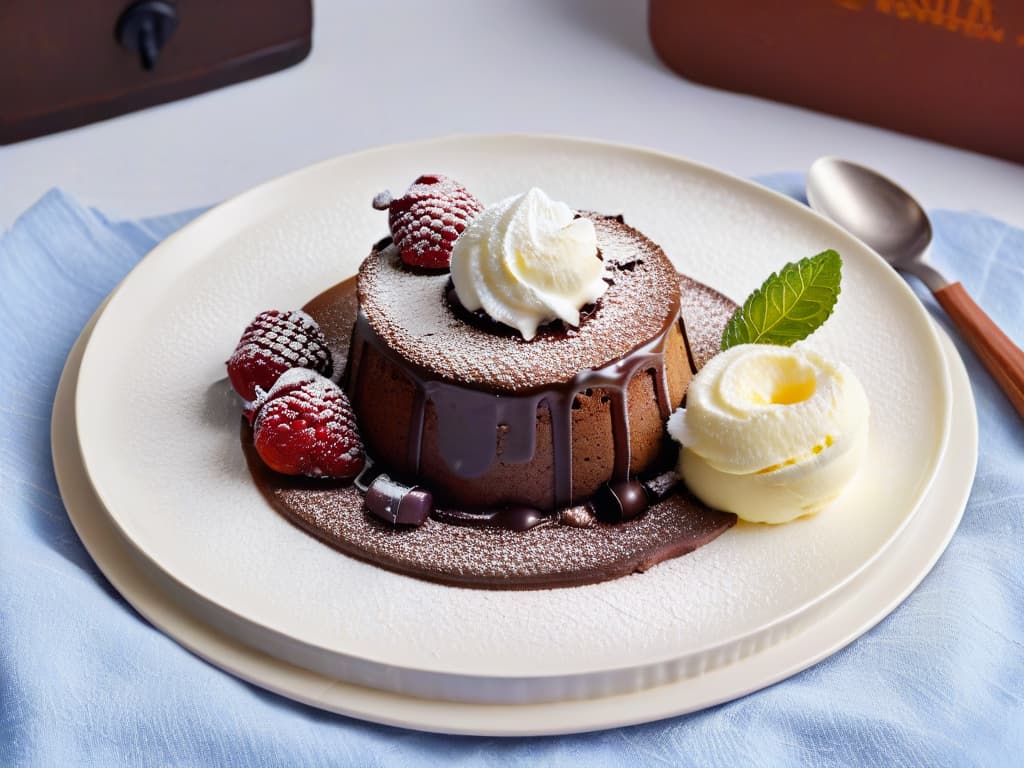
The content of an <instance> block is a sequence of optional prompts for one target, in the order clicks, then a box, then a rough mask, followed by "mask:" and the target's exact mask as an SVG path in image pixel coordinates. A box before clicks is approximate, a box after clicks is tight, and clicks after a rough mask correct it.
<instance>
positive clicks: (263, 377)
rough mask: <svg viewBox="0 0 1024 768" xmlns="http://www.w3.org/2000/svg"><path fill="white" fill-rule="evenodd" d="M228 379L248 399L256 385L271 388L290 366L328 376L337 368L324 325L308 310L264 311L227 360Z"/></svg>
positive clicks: (251, 324) (246, 331) (247, 330)
mask: <svg viewBox="0 0 1024 768" xmlns="http://www.w3.org/2000/svg"><path fill="white" fill-rule="evenodd" d="M227 366H228V378H230V379H231V386H233V387H234V388H235V391H236V392H238V394H240V395H241V396H242V397H243V398H244V399H245V400H247V401H252V400H255V399H256V388H257V387H259V388H260V389H262V390H264V391H266V390H268V389H270V388H271V387H272V386H273V384H274V382H275V381H277V379H278V377H279V376H280V375H281V374H282V373H284V372H285V371H287V370H288V369H289V368H310V369H312V370H314V371H317V372H318V373H322V374H323V375H324V376H330V375H331V373H333V370H334V364H333V362H332V361H331V352H330V350H329V349H328V348H327V339H325V338H324V334H323V332H322V331H321V330H320V326H318V325H317V324H316V321H315V320H314V319H313V318H312V317H310V316H309V315H307V314H306V313H305V312H301V311H298V310H295V311H292V312H279V311H278V310H276V309H272V310H270V311H269V312H261V313H260V314H259V315H257V316H256V319H255V320H253V321H252V322H251V323H249V327H248V328H246V329H245V333H243V334H242V338H241V340H240V341H239V342H238V346H237V347H235V351H234V354H232V355H231V358H230V359H229V360H228V362H227Z"/></svg>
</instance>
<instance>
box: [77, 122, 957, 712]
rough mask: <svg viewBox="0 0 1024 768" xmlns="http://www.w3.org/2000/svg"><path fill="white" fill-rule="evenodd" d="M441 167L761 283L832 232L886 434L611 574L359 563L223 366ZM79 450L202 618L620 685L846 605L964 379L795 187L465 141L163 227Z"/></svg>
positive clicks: (417, 681)
mask: <svg viewBox="0 0 1024 768" xmlns="http://www.w3.org/2000/svg"><path fill="white" fill-rule="evenodd" d="M426 171H441V172H447V173H450V174H451V175H453V176H455V177H457V178H459V179H460V180H462V181H463V182H464V183H466V184H467V185H468V186H469V187H470V188H471V189H472V190H473V191H474V192H475V193H476V194H477V195H478V196H479V197H481V198H482V199H483V200H484V201H485V202H487V201H493V200H496V199H498V198H499V197H501V196H504V195H507V194H510V193H513V192H516V191H519V190H522V189H525V188H527V187H528V186H531V185H537V186H541V187H543V188H545V189H546V190H547V191H548V192H549V193H551V194H552V195H553V196H554V197H556V198H558V199H563V200H567V201H569V202H570V203H571V204H573V205H575V206H577V207H580V208H589V209H595V210H601V211H607V212H622V213H624V214H625V216H626V220H627V221H628V222H630V223H632V224H634V225H635V226H638V227H639V228H640V229H641V230H643V231H645V232H646V233H647V234H649V235H650V236H651V237H652V238H653V239H654V240H656V241H657V242H659V243H661V244H662V245H663V246H664V248H665V250H666V252H667V253H668V254H669V255H670V257H672V258H673V259H674V260H675V261H676V262H677V264H678V266H679V268H680V269H681V270H682V271H684V272H686V273H688V274H690V275H692V276H694V277H696V278H697V279H699V280H702V281H704V282H707V283H708V284H710V285H712V286H714V287H716V288H718V289H719V290H722V291H723V292H725V293H726V294H727V295H730V296H732V297H733V298H737V299H742V298H743V297H744V296H745V295H746V294H747V293H748V292H749V291H750V290H751V289H752V288H754V287H756V286H757V285H758V284H759V283H760V282H761V281H762V280H763V278H764V277H765V276H766V275H767V274H768V273H769V272H770V271H772V270H774V269H777V268H778V267H779V266H781V265H782V264H783V263H785V262H787V261H790V260H794V259H797V258H800V257H802V256H806V255H810V254H812V253H815V252H817V251H820V250H822V249H824V248H828V247H834V248H836V249H838V250H839V251H840V252H841V253H842V255H843V257H844V259H845V268H844V282H843V293H842V296H841V298H840V301H839V305H838V307H837V310H836V313H835V315H834V317H833V318H832V319H831V320H830V321H829V322H828V324H827V325H826V326H825V327H824V328H823V329H822V330H821V331H820V332H819V333H817V334H815V336H814V337H813V343H814V344H815V345H817V346H819V347H821V348H823V349H825V350H827V351H828V352H829V353H830V354H832V355H834V356H836V357H838V358H840V359H842V360H844V361H846V362H847V363H849V364H850V365H851V366H852V367H853V369H854V370H855V371H856V372H857V373H858V375H859V376H860V378H861V380H862V381H863V382H864V384H865V387H866V389H867V391H868V395H869V398H870V400H871V404H872V422H871V432H872V436H871V450H870V455H869V459H868V461H867V463H866V465H865V466H864V468H863V470H862V472H861V474H860V475H859V477H858V479H857V480H856V481H855V483H854V484H853V485H852V487H851V488H850V489H849V491H848V492H847V493H846V494H845V495H844V497H843V498H842V500H841V502H840V503H839V504H837V505H835V506H834V507H833V508H831V509H829V510H828V512H827V513H826V514H822V515H819V516H817V517H816V518H813V519H811V520H805V521H800V522H797V523H795V524H791V525H788V526H782V527H774V528H769V527H763V526H750V525H741V526H738V527H737V528H736V529H734V530H731V531H729V532H728V533H726V534H725V535H723V536H722V537H720V538H719V539H718V540H716V541H715V542H713V543H712V544H710V545H708V546H706V547H704V548H702V549H700V550H698V551H697V552H695V553H693V554H692V555H689V556H686V557H683V558H679V559H676V560H672V561H670V562H667V563H665V564H662V565H660V566H658V567H656V568H654V569H652V570H651V571H649V572H648V573H645V574H642V575H636V576H631V577H628V578H624V579H619V580H615V581H611V582H607V583H605V584H600V585H594V586H588V587H579V588H573V589H562V590H548V591H536V592H485V591H477V590H468V589H456V588H451V587H444V586H439V585H435V584H429V583H427V582H422V581H418V580H415V579H411V578H408V577H404V576H400V575H397V574H393V573H389V572H386V571H383V570H381V569H378V568H374V567H373V566H370V565H367V564H364V563H361V562H357V561H355V560H352V559H350V558H347V557H345V556H343V555H340V554H338V553H337V552H335V551H334V550H332V549H330V548H328V547H326V546H324V545H322V544H321V543H319V542H318V541H316V540H314V539H313V538H312V537H310V536H308V535H306V534H304V533H302V532H301V531H299V530H298V529H296V528H294V527H293V526H291V525H290V524H288V523H287V522H286V521H285V520H284V519H283V518H281V517H280V516H279V515H277V514H276V513H274V512H273V511H272V510H271V509H270V508H269V507H268V506H267V504H266V503H265V502H264V500H263V499H262V497H261V496H260V494H259V493H258V491H257V490H256V489H255V487H254V486H253V485H252V483H251V482H250V479H249V475H248V472H247V470H246V468H245V464H244V461H243V459H242V454H241V451H240V449H239V446H238V440H237V420H238V404H237V402H236V401H235V400H234V398H233V396H232V395H231V393H230V391H229V390H228V388H227V387H226V385H225V383H224V382H223V375H224V372H223V361H224V359H225V358H226V356H227V355H228V354H229V353H230V351H231V349H232V348H233V346H234V344H235V342H236V341H237V337H238V335H239V333H240V331H241V329H242V328H243V327H244V326H245V325H246V323H247V322H248V321H249V320H250V319H251V317H252V316H253V315H255V314H256V313H257V312H258V311H260V310H262V309H267V308H270V307H281V308H287V307H294V306H299V305H301V304H303V303H304V302H305V301H306V300H307V299H308V298H310V297H311V296H313V295H315V294H316V293H318V292H319V291H321V290H322V289H323V288H325V287H327V286H329V285H331V284H333V283H335V282H337V281H338V280H340V279H342V278H344V277H347V276H348V275H350V274H352V273H353V272H354V271H355V269H356V267H357V265H358V263H359V261H360V260H361V259H362V258H363V257H364V256H365V254H366V252H367V250H368V247H369V244H370V243H372V242H374V241H375V240H376V239H378V238H379V237H380V236H381V235H382V234H383V233H384V232H385V229H386V224H385V220H384V216H383V215H382V214H380V213H378V212H375V211H373V210H372V209H371V208H370V206H369V201H370V199H371V198H372V196H373V195H374V194H375V193H376V192H378V191H379V190H381V189H383V188H385V187H392V188H395V189H400V188H402V187H403V186H404V185H405V184H407V183H408V182H409V181H410V180H411V179H412V178H414V177H415V176H416V175H417V174H419V173H421V172H426ZM76 398H77V406H76V407H77V415H76V418H77V427H78V437H79V441H80V445H81V450H82V455H83V458H84V464H85V468H86V470H87V472H88V474H89V476H90V478H91V480H92V484H93V486H94V488H95V490H96V493H97V494H98V496H99V498H100V500H101V501H102V503H103V505H104V506H105V508H106V509H107V510H108V511H109V513H110V516H111V519H112V521H113V522H114V524H115V525H116V526H117V527H118V528H119V529H120V531H121V532H122V533H123V535H124V537H125V538H126V540H127V541H128V542H129V543H130V546H131V548H132V550H133V551H134V552H135V553H136V554H137V555H138V556H139V557H141V558H142V559H143V560H144V561H145V562H146V563H148V564H149V566H151V570H152V572H153V573H156V574H160V577H161V578H162V579H163V580H164V582H165V587H166V588H167V589H171V590H173V592H174V594H175V596H176V599H178V600H179V601H183V602H184V604H187V605H188V607H189V610H190V611H192V612H193V613H194V614H195V615H197V616H200V617H201V618H202V619H203V620H204V621H206V622H207V623H210V624H211V625H213V626H215V627H217V628H218V629H220V630H222V631H224V632H226V633H227V634H229V635H230V636H232V637H234V638H236V639H239V640H242V641H243V642H245V643H247V644H249V645H251V646H253V647H255V648H257V649H260V650H263V651H265V652H268V653H270V654H272V655H274V656H275V657H277V658H279V659H283V660H285V661H288V662H290V663H293V664H297V665H300V666H303V667H305V668H307V669H310V670H313V671H316V672H319V673H322V674H325V675H328V676H330V677H332V678H335V679H339V680H344V681H348V682H355V683H359V684H361V685H365V686H369V687H373V688H378V689H382V690H388V691H393V692H398V693H401V694H405V695H416V696H420V697H424V698H441V699H449V700H454V701H464V702H487V703H523V702H539V701H553V700H560V699H569V698H585V697H593V696H600V695H608V694H610V693H626V692H630V691H635V690H639V689H642V688H645V687H650V686H652V685H656V684H663V683H666V682H671V681H675V680H679V679H683V678H686V677H692V676H696V675H700V674H703V673H705V672H707V671H708V670H710V669H714V668H716V667H719V666H722V665H724V664H727V663H732V662H735V661H736V660H738V659H741V658H744V657H745V656H747V655H749V654H751V653H753V652H756V651H759V650H761V649H763V648H765V647H767V646H770V645H772V644H774V643H776V642H779V641H781V640H783V639H784V638H786V637H787V636H789V635H791V634H792V633H793V632H795V631H797V630H799V629H800V628H801V627H802V626H806V625H807V624H808V623H809V622H811V621H814V620H816V619H817V618H820V616H821V615H823V613H824V612H825V611H828V610H831V609H833V608H834V607H835V604H834V603H835V597H836V596H837V595H838V590H840V589H841V588H842V587H843V586H844V585H847V584H849V582H850V581H851V580H852V579H853V578H855V577H856V575H857V574H858V573H859V572H861V571H862V570H863V569H864V568H865V567H866V566H867V565H868V564H869V563H870V562H872V561H873V560H874V559H875V558H877V557H878V556H879V555H880V554H881V553H882V552H883V551H884V550H885V548H886V547H887V545H888V544H889V543H891V542H892V541H893V540H894V538H895V537H896V535H897V534H898V533H899V532H900V531H901V530H902V529H903V527H904V526H906V525H907V524H908V522H909V521H910V520H911V518H912V516H913V513H914V511H915V510H916V509H917V507H918V505H919V502H920V501H921V499H922V497H923V495H924V493H925V491H926V490H927V488H928V486H929V484H930V483H931V481H932V479H933V477H934V475H935V472H936V468H937V466H938V464H939V460H940V458H941V456H942V453H943V450H944V449H945V445H946V441H947V438H948V433H949V424H950V409H951V397H950V383H949V376H948V373H947V369H946V365H945V363H944V361H943V356H942V353H941V350H940V347H939V343H938V339H937V336H936V334H935V331H934V329H933V328H932V325H931V323H930V322H929V321H928V318H927V316H926V314H925V312H924V310H923V308H922V307H921V305H920V304H919V302H917V300H916V299H915V298H914V296H913V294H912V293H911V291H910V290H909V289H908V288H907V286H906V285H905V284H904V282H903V281H902V280H901V279H900V278H899V277H898V276H897V275H896V274H895V273H894V272H893V271H892V270H891V269H890V268H889V267H888V266H886V265H885V264H884V263H883V262H882V261H881V260H880V259H879V258H878V257H877V256H876V255H875V254H873V253H872V252H871V251H869V250H868V249H867V248H866V247H865V246H863V245H862V244H861V243H859V242H858V241H856V240H854V239H853V238H851V237H850V236H849V235H847V234H845V233H844V232H843V231H842V230H840V229H838V228H837V227H835V226H834V225H832V224H830V223H829V222H827V221H825V220H824V219H822V218H820V217H819V216H817V215H816V214H814V213H812V212H811V211H809V210H808V209H806V208H805V207H804V206H801V205H799V204H797V203H795V202H793V201H792V200H790V199H788V198H786V197H784V196H781V195H777V194H775V193H773V192H770V191H768V190H766V189H764V188H762V187H760V186H758V185H755V184H752V183H749V182H745V181H742V180H739V179H735V178H733V177H730V176H727V175H725V174H722V173H719V172H717V171H714V170H711V169H708V168H705V167H702V166H698V165H694V164H692V163H689V162H687V161H684V160H680V159H678V158H673V157H670V156H666V155H662V154H658V153H654V152H649V151H645V150H639V149H634V148H628V147H622V146H615V145H607V144H599V143H594V142H586V141H579V140H571V139H555V138H538V137H466V138H451V139H443V140H439V141H431V142H424V143H419V144H412V145H406V146H399V147H390V148H384V149H380V150H374V151H371V152H366V153H362V154H358V155H351V156H346V157H341V158H338V159H336V160H332V161H328V162H326V163H322V164H320V165H317V166H314V167H312V168H309V169H306V170H304V171H299V172H297V173H294V174H291V175H289V176H286V177H284V178H282V179H279V180H277V181H273V182H270V183H268V184H266V185H263V186H261V187H258V188H257V189H254V190H252V191H250V192H248V193H246V194H244V195H242V196H240V197H239V198H236V199H235V200H232V201H230V202H228V203H226V204H224V205H222V206H220V207H218V208H217V209H215V210H213V211H211V212H210V213H208V214H206V215H205V216H203V217H202V218H200V219H199V220H197V221H196V222H194V223H193V224H191V225H189V226H188V227H186V228H185V229H183V230H182V231H181V232H179V233H178V234H176V235H174V236H172V237H171V238H169V239H168V240H167V241H165V242H164V243H163V244H161V245H160V246H158V247H157V248H156V249H155V250H154V251H153V252H152V253H151V254H150V255H149V256H148V257H146V259H145V260H144V261H143V262H142V263H141V264H140V265H139V267H137V268H136V269H135V270H134V271H133V272H132V274H131V275H129V276H128V278H127V279H126V280H125V281H124V283H123V284H122V286H121V287H120V288H119V289H118V291H117V292H116V293H115V294H114V295H113V297H112V298H111V300H110V303H109V306H108V308H107V309H106V311H105V312H104V313H103V315H102V316H101V317H100V319H99V321H98V323H97V325H96V328H95V330H94V332H93V335H92V339H91V341H90V342H89V344H88V347H87V349H86V352H85V355H84V358H83V361H82V366H81V372H80V379H79V383H78V388H77V393H76Z"/></svg>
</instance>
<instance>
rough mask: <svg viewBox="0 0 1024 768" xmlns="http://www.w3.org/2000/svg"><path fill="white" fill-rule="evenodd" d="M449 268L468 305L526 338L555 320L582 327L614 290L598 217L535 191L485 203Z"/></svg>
mask: <svg viewBox="0 0 1024 768" xmlns="http://www.w3.org/2000/svg"><path fill="white" fill-rule="evenodd" d="M451 273H452V274H451V277H452V282H453V284H454V286H455V293H456V295H457V296H458V299H459V301H460V303H461V304H462V306H463V307H464V308H465V309H467V310H469V311H470V312H475V311H477V310H480V309H482V310H484V311H485V312H486V313H487V314H488V315H489V316H490V317H491V318H492V319H494V320H496V321H498V322H499V323H503V324H505V325H507V326H510V327H512V328H515V329H516V330H518V331H519V332H520V333H521V334H522V336H523V338H524V339H526V340H527V341H529V340H531V339H533V337H534V336H536V334H537V328H538V326H541V325H544V324H545V323H549V322H551V321H553V320H561V321H562V322H563V323H565V324H566V325H569V326H574V327H575V326H578V325H579V323H580V310H581V309H583V308H584V307H585V306H587V305H589V304H593V303H594V302H595V301H597V300H598V299H599V298H600V297H601V296H602V295H603V294H604V292H605V291H606V290H608V283H607V282H606V281H605V278H607V277H608V273H607V270H606V268H605V264H604V262H603V261H602V260H601V257H600V255H599V254H598V249H597V235H596V233H595V230H594V224H593V222H592V221H591V220H590V219H588V218H585V217H582V216H577V215H576V213H575V212H574V211H573V210H572V209H571V208H570V207H569V206H568V205H566V204H565V203H561V202H556V201H554V200H552V199H551V198H550V197H548V196H547V195H546V194H544V192H542V191H541V190H539V189H537V188H533V189H530V190H529V191H528V192H525V193H523V194H521V195H515V196H513V197H509V198H506V199H505V200H502V201H501V202H499V203H495V204H494V205H491V206H488V207H487V208H485V209H484V211H483V213H481V214H480V215H479V216H477V217H476V218H475V219H474V220H473V222H472V223H471V224H470V225H469V227H468V228H467V229H466V231H465V232H464V233H463V234H462V236H461V237H459V238H458V240H456V241H455V247H454V249H453V250H452V258H451Z"/></svg>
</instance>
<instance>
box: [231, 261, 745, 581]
mask: <svg viewBox="0 0 1024 768" xmlns="http://www.w3.org/2000/svg"><path fill="white" fill-rule="evenodd" d="M672 279H673V281H678V282H679V284H680V288H681V303H680V311H681V315H682V319H683V324H684V326H685V329H686V339H687V342H688V345H687V349H686V352H687V353H688V355H689V363H690V364H692V365H693V366H694V369H699V368H700V367H701V366H703V364H704V363H705V362H706V361H707V360H708V359H710V357H711V356H712V355H714V354H715V352H717V351H718V348H719V339H720V338H721V333H722V329H723V327H724V326H725V323H726V322H727V321H728V319H729V318H730V317H731V315H732V312H733V311H734V310H735V305H734V304H733V303H732V302H731V301H729V300H728V299H727V298H725V297H724V296H722V295H721V294H719V293H717V292H715V291H713V290H712V289H710V288H708V287H706V286H704V285H702V284H700V283H697V282H696V281H693V280H691V279H689V278H687V277H682V278H679V277H678V276H677V275H673V276H672ZM355 283H356V281H355V279H349V280H346V281H344V282H342V283H340V284H338V285H336V286H334V287H333V288H331V289H329V290H327V291H326V292H324V293H323V294H321V295H320V296H318V297H316V298H315V299H313V300H312V301H311V302H310V303H309V304H307V305H306V306H305V307H304V309H305V310H306V312H308V313H309V314H310V315H312V316H313V317H314V319H316V321H317V322H318V323H319V324H320V326H321V328H322V329H323V331H324V334H325V336H326V337H327V340H328V343H329V345H330V347H331V351H332V353H333V355H334V362H335V370H337V371H341V370H344V369H345V368H346V362H347V360H348V352H349V339H350V338H351V336H352V331H353V328H354V326H355V323H356V319H357V315H358V310H359V306H358V300H357V296H356V285H355ZM637 378H640V377H637ZM662 426H663V425H660V424H659V428H662ZM242 444H243V447H244V450H245V455H246V459H247V461H248V464H249V468H250V471H251V472H252V475H253V478H254V479H255V481H256V484H257V486H258V487H259V488H260V490H261V491H262V493H263V495H264V496H265V497H266V498H267V500H268V501H269V502H270V504H271V505H272V506H273V507H274V508H275V509H277V510H278V511H279V512H280V513H281V514H282V515H284V516H285V517H286V518H287V519H289V520H290V521H291V522H293V523H294V524H296V525H297V526H299V527H300V528H303V529H304V530H306V531H308V532H309V533H311V534H313V535H314V536H316V537H318V538H319V539H321V540H322V541H324V542H326V543H328V544H330V545H331V546H333V547H335V548H336V549H338V550H340V551H341V552H344V553H346V554H348V555H350V556H352V557H355V558H357V559H360V560H364V561H366V562H369V563H372V564H374V565H377V566H380V567H383V568H387V569H388V570H392V571H396V572H398V573H403V574H406V575H410V576H415V577H418V578H422V579H427V580H430V581H436V582H440V583H444V584H449V585H455V586H464V587H474V588H485V589H543V588H550V587H563V586H576V585H582V584H590V583H594V582H599V581H605V580H608V579H612V578H617V577H620V576H625V575H628V574H630V573H634V572H640V571H644V570H647V569H648V568H650V567H652V566H653V565H655V564H657V563H659V562H662V561H663V560H667V559H670V558H673V557H677V556H679V555H683V554H686V553H688V552H692V551H693V550H694V549H696V548H698V547H700V546H703V545H704V544H706V543H708V542H709V541H711V540H712V539H714V538H716V537H717V536H718V535H720V534H721V533H722V532H724V531H725V530H727V529H728V528H729V527H731V526H732V525H733V524H734V523H735V521H736V518H735V516H734V515H731V514H727V513H722V512H717V511H714V510H710V509H708V508H707V507H705V506H704V505H703V504H701V503H700V502H698V501H697V500H695V499H693V498H692V497H690V496H689V495H687V494H685V493H684V492H679V491H678V490H676V491H672V492H669V493H668V494H667V495H663V494H662V493H661V492H658V493H657V499H658V500H657V501H656V502H655V503H653V504H652V505H651V507H650V508H649V509H648V510H647V512H646V513H644V514H643V515H641V516H640V517H639V518H636V519H633V520H629V521H628V522H624V523H620V524H615V525H609V524H606V523H602V522H600V521H599V520H597V519H596V518H595V517H594V516H593V515H592V513H591V512H590V511H588V509H587V508H585V507H582V506H575V507H570V508H567V509H564V510H559V511H558V512H557V514H556V515H553V516H551V517H547V518H545V519H544V521H543V523H544V524H542V525H538V526H536V527H533V528H531V529H530V530H526V531H524V532H521V531H516V530H510V529H509V528H508V527H501V526H502V525H504V524H506V523H503V522H502V521H499V525H498V526H495V525H493V524H492V525H486V524H479V523H485V522H486V521H482V520H479V519H477V520H476V522H477V523H478V524H476V525H467V524H465V520H463V521H462V522H463V524H459V525H453V524H449V523H445V522H441V520H449V521H452V520H454V519H455V518H458V517H462V518H466V517H469V516H473V517H475V518H476V517H478V516H477V515H475V514H474V512H473V511H470V512H465V511H462V510H459V509H458V508H455V507H448V508H444V509H441V510H437V511H436V512H435V516H434V517H432V518H430V519H428V520H427V521H426V523H425V524H423V525H422V526H420V527H419V528H411V529H410V528H400V527H394V526H390V525H387V524H386V523H384V522H382V521H380V520H378V519H376V518H375V517H373V516H372V515H370V514H369V513H368V512H367V511H366V508H365V497H364V495H363V493H362V492H361V491H359V490H358V489H357V488H356V487H354V486H353V485H350V484H342V483H332V482H330V481H323V480H313V479H309V478H296V477H288V476H285V475H280V474H277V473H275V472H272V471H270V470H268V469H267V468H266V466H265V465H264V464H263V463H262V461H261V460H260V458H259V456H258V455H257V454H256V451H255V449H254V448H253V446H252V432H251V429H250V428H249V426H248V423H247V422H246V421H245V420H244V419H243V420H242ZM499 512H501V513H504V514H507V513H505V512H504V511H499ZM526 516H527V515H526V514H525V512H522V511H520V512H517V513H513V514H512V515H510V517H511V518H513V519H515V520H520V519H525V517H526ZM435 518H436V519H435Z"/></svg>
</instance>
